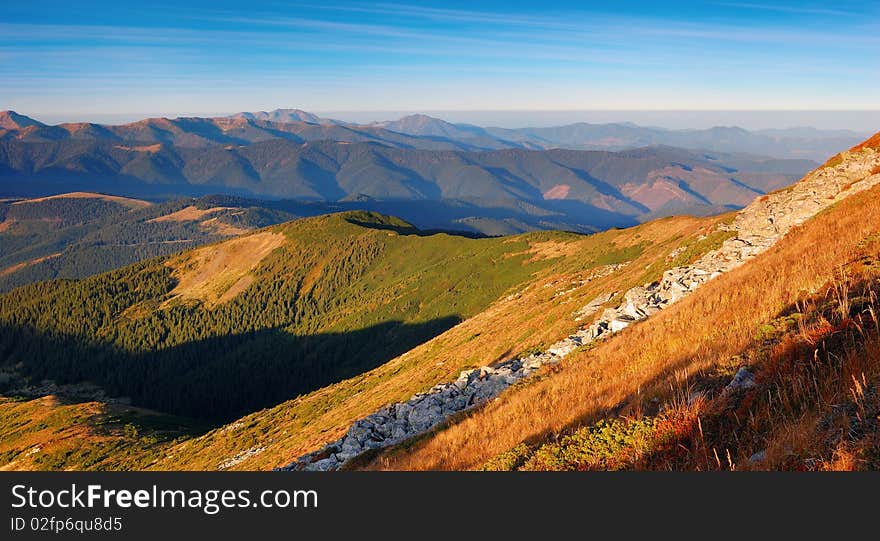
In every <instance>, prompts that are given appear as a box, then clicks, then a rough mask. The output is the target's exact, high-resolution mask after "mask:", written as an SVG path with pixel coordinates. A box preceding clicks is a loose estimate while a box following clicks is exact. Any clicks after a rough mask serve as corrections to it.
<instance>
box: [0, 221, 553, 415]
mask: <svg viewBox="0 0 880 541" xmlns="http://www.w3.org/2000/svg"><path fill="white" fill-rule="evenodd" d="M545 235H550V236H553V235H562V234H551V233H547V234H545ZM563 236H564V235H563ZM528 247H529V237H522V238H514V239H503V238H499V239H470V238H465V237H458V236H450V235H446V234H436V235H431V236H420V234H419V232H418V231H417V230H415V229H413V228H412V227H411V226H409V225H408V224H406V223H404V222H401V221H399V220H397V219H391V218H385V217H381V216H379V215H375V214H370V213H343V214H335V215H327V216H321V217H316V218H309V219H303V220H299V221H295V222H290V223H288V224H285V225H281V226H275V227H273V228H269V229H264V230H261V231H258V232H256V233H253V234H251V235H247V236H243V237H238V238H236V239H233V240H230V241H225V242H223V243H220V244H215V245H210V246H207V247H203V248H200V249H198V250H195V251H188V252H184V253H182V254H179V255H176V256H172V257H170V258H164V259H154V260H150V261H147V262H143V263H139V264H137V265H134V266H131V267H126V268H123V269H120V270H117V271H112V272H109V273H106V274H101V275H97V276H93V277H91V278H87V279H84V280H80V281H63V280H62V281H51V282H43V283H38V284H33V285H29V286H25V287H23V288H19V289H16V290H13V291H12V292H10V293H7V294H5V295H4V296H2V300H3V302H2V309H0V325H2V327H3V328H2V333H0V339H2V341H0V351H2V352H3V358H4V360H5V364H6V365H7V366H13V367H15V370H16V371H17V372H18V373H19V374H20V375H21V376H23V377H28V378H30V379H31V380H35V381H39V380H41V379H43V378H48V379H52V380H55V381H58V382H59V383H77V382H80V381H91V382H93V383H97V384H99V385H101V386H102V387H103V388H104V389H105V390H106V391H107V392H108V394H110V395H112V396H128V397H131V398H132V400H133V401H134V403H135V404H138V405H142V406H148V407H151V408H154V409H159V410H162V411H166V412H173V413H179V414H186V415H192V416H198V417H203V418H208V419H215V420H216V419H229V418H231V417H234V416H237V415H240V414H244V413H247V412H249V411H253V410H254V409H255V408H259V407H264V406H267V405H272V404H275V403H277V402H280V401H281V400H284V399H287V398H290V397H293V396H296V395H297V394H300V393H304V392H309V391H311V390H314V389H316V388H319V387H322V386H325V385H328V384H330V383H334V382H336V381H338V380H340V379H342V378H345V377H351V376H354V375H356V374H359V373H361V372H363V371H364V370H366V369H369V368H372V367H374V366H377V365H379V364H381V363H383V362H384V361H385V360H387V359H390V358H393V357H394V356H396V355H398V354H401V353H403V352H404V351H407V350H408V349H411V348H412V347H414V346H415V345H417V344H419V343H421V342H424V341H425V340H427V339H429V338H431V337H433V336H436V335H437V334H440V333H442V332H443V331H445V330H446V329H448V328H450V327H451V326H453V325H455V324H456V323H458V322H459V321H461V320H462V319H464V318H467V317H470V316H472V315H474V314H476V313H478V312H479V311H480V310H482V309H483V308H484V307H485V306H486V305H487V304H488V303H490V302H491V301H492V300H494V299H495V298H497V297H498V296H499V295H501V294H502V293H503V292H504V291H506V290H507V289H508V288H510V287H511V286H513V285H516V284H518V283H520V282H522V281H524V280H526V279H527V278H528V277H529V276H531V274H532V273H533V272H535V271H536V270H538V269H540V268H542V267H543V266H545V265H546V262H545V261H544V260H543V259H532V258H531V256H530V255H529V254H528V252H527V249H528ZM236 262H244V263H246V264H244V265H242V266H240V267H236V266H235V263H236Z"/></svg>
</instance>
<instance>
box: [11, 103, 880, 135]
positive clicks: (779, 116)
mask: <svg viewBox="0 0 880 541" xmlns="http://www.w3.org/2000/svg"><path fill="white" fill-rule="evenodd" d="M9 109H12V108H11V107H10V108H9ZM273 109H303V108H302V107H296V106H289V107H281V106H279V107H269V108H266V107H264V108H250V109H239V110H234V111H200V112H187V111H174V112H168V111H164V112H152V113H151V112H142V113H117V114H107V113H47V114H40V113H35V112H32V111H23V110H16V112H17V113H19V114H23V115H26V116H29V117H31V118H34V119H36V120H39V121H41V122H44V123H46V124H61V123H65V122H94V123H99V124H125V123H129V122H135V121H138V120H142V119H144V118H156V117H167V118H176V117H192V116H195V117H217V116H227V115H232V114H235V113H239V112H242V111H249V112H254V111H267V110H273ZM303 110H306V109H303ZM308 112H310V113H314V114H316V115H318V116H321V117H323V118H331V119H335V120H342V121H345V122H352V123H370V122H379V121H385V120H397V119H398V118H401V117H403V116H406V115H412V114H426V115H429V116H432V117H436V118H441V119H443V120H446V121H448V122H452V123H460V124H475V125H479V126H492V127H500V128H524V127H549V126H560V125H565V124H573V123H576V122H587V123H592V124H610V123H624V122H631V123H633V124H638V125H640V126H653V127H660V128H666V129H703V128H711V127H716V126H737V127H741V128H744V129H747V130H764V129H786V128H801V127H810V128H816V129H821V130H850V131H854V132H857V133H863V134H871V133H874V132H876V131H877V126H880V110H861V111H860V110H849V111H847V110H840V111H785V110H750V111H748V110H742V111H740V110H728V111H725V110H718V111H703V110H667V111H663V110H641V111H640V110H589V109H583V110H569V111H547V110H544V111H540V110H494V111H493V110H483V111H479V110H470V111H468V110H430V109H429V110H377V111H341V110H335V111H334V110H308Z"/></svg>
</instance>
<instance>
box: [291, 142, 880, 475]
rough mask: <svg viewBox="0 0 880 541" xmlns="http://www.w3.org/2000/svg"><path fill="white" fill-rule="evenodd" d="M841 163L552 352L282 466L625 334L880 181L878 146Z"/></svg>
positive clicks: (312, 466)
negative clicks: (597, 341)
mask: <svg viewBox="0 0 880 541" xmlns="http://www.w3.org/2000/svg"><path fill="white" fill-rule="evenodd" d="M841 157H842V159H841V160H840V162H839V163H837V164H835V165H833V166H826V167H823V168H820V169H817V170H816V171H813V172H812V173H810V174H809V175H807V176H806V177H805V178H804V179H803V180H801V181H800V182H799V183H797V184H794V185H793V186H791V187H789V188H787V189H785V190H783V191H780V192H776V193H773V194H769V195H766V196H762V197H761V198H759V199H758V200H756V201H754V202H753V203H752V204H750V205H749V206H748V207H746V208H745V209H743V210H741V211H740V212H739V213H737V215H736V217H735V218H734V220H733V222H732V223H730V224H726V225H722V226H720V229H723V230H726V231H730V232H732V233H734V235H733V237H732V238H730V239H728V240H725V241H724V242H723V244H722V245H721V247H720V248H718V249H717V250H713V251H711V252H709V253H707V254H705V255H704V256H702V257H700V258H699V259H698V260H697V261H696V262H694V263H692V264H691V265H688V266H684V267H676V268H672V269H669V270H667V271H666V272H664V273H663V277H662V278H661V279H660V280H659V281H656V282H653V283H650V284H645V285H642V286H638V287H634V288H632V289H630V290H629V291H627V292H626V293H624V295H623V301H622V302H621V303H620V304H618V305H617V306H615V307H612V308H606V309H605V310H604V311H603V312H602V313H601V315H599V317H598V318H596V320H595V321H594V322H593V323H591V324H590V325H588V326H587V327H585V328H582V329H580V330H579V331H577V332H576V333H574V334H572V335H571V336H568V337H566V338H564V339H562V340H560V341H559V342H556V343H555V344H553V345H551V346H550V347H548V348H547V350H546V351H544V352H542V353H538V354H532V355H528V356H526V357H522V358H515V359H509V360H506V361H504V362H502V363H500V364H498V365H496V366H494V367H485V366H484V367H481V368H476V369H473V370H467V371H465V372H462V373H461V375H460V376H459V377H458V379H456V380H455V381H453V382H449V383H441V384H439V385H436V386H434V387H433V388H432V389H430V390H429V391H427V392H425V393H420V394H417V395H415V396H413V397H412V398H411V399H409V400H407V401H406V402H401V403H395V404H391V405H389V406H386V407H384V408H382V409H380V410H379V411H377V412H375V413H373V414H372V415H369V416H367V417H365V418H363V419H360V420H358V421H356V422H355V423H354V424H353V425H352V426H351V427H350V428H349V430H348V432H347V433H346V434H345V435H344V436H343V437H342V438H340V439H339V440H337V441H335V442H333V443H330V444H328V445H326V446H325V447H323V448H322V449H320V450H318V451H315V452H313V453H309V454H307V455H303V456H301V457H299V458H298V459H297V460H296V461H295V462H293V463H291V464H289V465H287V466H284V467H283V468H280V469H282V470H335V469H339V468H340V467H341V466H342V465H344V464H345V463H346V462H348V461H349V460H351V459H352V458H354V457H356V456H358V455H359V454H361V453H363V452H366V451H369V450H371V449H379V448H383V447H388V446H390V445H394V444H397V443H400V442H402V441H404V440H406V439H409V438H411V437H413V436H416V435H419V434H422V433H424V432H426V431H428V430H430V429H432V428H434V427H436V426H437V425H439V424H440V423H442V422H444V421H445V420H446V419H448V418H449V417H450V416H451V415H454V414H456V413H459V412H462V411H465V410H467V409H469V408H473V407H474V406H477V405H479V404H483V403H485V402H486V401H488V400H490V399H492V398H494V397H496V396H497V395H498V394H499V393H501V392H502V391H503V390H504V389H506V388H508V387H509V386H510V385H513V384H514V383H516V382H517V381H519V380H522V379H524V378H527V377H529V376H531V375H532V374H534V373H535V372H536V371H537V370H538V369H540V368H541V367H542V366H544V365H548V364H555V363H558V362H559V361H560V360H561V359H562V358H564V357H565V356H566V355H568V354H570V353H571V352H572V351H574V350H576V349H577V348H579V347H581V346H584V345H586V344H589V343H590V342H592V341H593V340H596V339H599V338H604V337H606V336H608V335H610V334H612V333H615V332H618V331H620V330H622V329H625V328H626V327H628V326H630V325H632V324H633V323H635V322H637V321H641V320H644V319H646V318H648V317H650V316H651V315H653V314H655V313H657V312H659V311H661V310H663V309H665V308H667V307H668V306H670V305H672V304H674V303H676V302H678V301H679V300H681V299H683V298H684V297H687V296H688V295H690V294H692V293H693V292H694V291H695V290H696V289H697V288H699V287H700V286H701V285H702V284H704V283H706V282H708V281H709V280H712V279H713V278H715V277H717V276H719V275H721V274H723V273H725V272H727V271H729V270H731V269H734V268H736V267H738V266H740V265H742V264H743V263H745V262H746V261H748V260H750V259H752V258H754V257H755V256H757V255H758V254H760V253H761V252H763V251H765V250H767V249H768V248H770V247H771V246H773V244H775V243H776V241H778V240H779V239H780V238H782V237H783V236H784V235H785V234H786V233H788V232H789V231H790V230H791V229H792V228H793V227H795V226H797V225H799V224H801V223H803V222H805V221H807V220H808V219H810V218H811V217H812V216H814V215H815V214H816V213H818V212H820V211H821V210H823V209H825V208H827V207H829V206H830V205H832V204H834V203H836V202H837V201H840V200H841V199H844V198H845V197H848V196H849V195H852V194H854V193H857V192H859V191H862V190H865V189H868V188H870V187H872V186H874V185H876V184H878V183H880V174H876V173H875V171H880V152H877V151H875V150H874V149H871V148H866V149H863V150H861V151H857V152H851V153H843V154H842V155H841ZM614 295H615V294H614V293H613V292H612V293H604V294H602V295H599V296H598V297H596V298H595V299H594V300H592V301H591V302H590V303H588V304H587V305H586V306H584V307H583V308H582V309H581V310H579V311H577V312H576V313H575V317H576V318H585V317H587V316H589V315H591V314H593V313H595V312H597V311H598V310H599V309H600V308H601V307H602V306H603V305H604V304H606V303H608V302H610V300H611V299H612V298H613V297H614ZM752 385H754V378H753V376H752V374H751V373H750V372H748V370H746V369H743V370H741V371H740V372H738V373H737V374H736V377H735V378H734V380H733V381H732V382H731V385H730V386H728V387H729V388H728V389H726V391H727V392H734V391H737V390H739V389H744V388H748V387H750V386H752Z"/></svg>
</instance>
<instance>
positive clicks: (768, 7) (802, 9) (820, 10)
mask: <svg viewBox="0 0 880 541" xmlns="http://www.w3.org/2000/svg"><path fill="white" fill-rule="evenodd" d="M716 5H718V6H724V7H731V8H741V9H749V10H758V11H774V12H777V13H796V14H801V15H831V16H834V17H849V16H854V15H860V14H861V13H859V12H857V11H847V10H842V9H829V8H825V7H811V6H805V5H803V4H797V5H789V4H752V3H749V2H718V3H717V4H716Z"/></svg>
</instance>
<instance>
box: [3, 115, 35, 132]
mask: <svg viewBox="0 0 880 541" xmlns="http://www.w3.org/2000/svg"><path fill="white" fill-rule="evenodd" d="M28 126H45V124H43V123H42V122H40V121H37V120H34V119H33V118H31V117H29V116H24V115H20V114H18V113H16V112H15V111H0V128H3V129H5V130H20V129H22V128H27V127H28Z"/></svg>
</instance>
